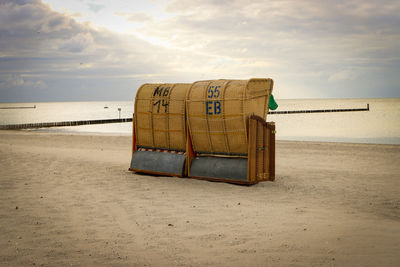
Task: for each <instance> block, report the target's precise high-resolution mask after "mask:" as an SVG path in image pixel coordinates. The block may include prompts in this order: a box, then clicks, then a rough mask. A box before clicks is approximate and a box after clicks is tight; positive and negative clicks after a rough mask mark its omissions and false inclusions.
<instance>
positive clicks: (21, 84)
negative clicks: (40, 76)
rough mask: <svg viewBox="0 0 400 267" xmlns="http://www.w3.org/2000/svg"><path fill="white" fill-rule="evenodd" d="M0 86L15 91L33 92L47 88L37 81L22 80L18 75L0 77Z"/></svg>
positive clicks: (44, 84) (42, 82) (40, 81)
mask: <svg viewBox="0 0 400 267" xmlns="http://www.w3.org/2000/svg"><path fill="white" fill-rule="evenodd" d="M0 86H1V87H3V88H11V89H13V90H15V89H28V90H35V89H44V88H47V85H46V83H45V82H44V81H42V80H37V79H30V80H27V79H26V78H23V77H22V76H21V75H19V74H8V75H2V76H1V80H0Z"/></svg>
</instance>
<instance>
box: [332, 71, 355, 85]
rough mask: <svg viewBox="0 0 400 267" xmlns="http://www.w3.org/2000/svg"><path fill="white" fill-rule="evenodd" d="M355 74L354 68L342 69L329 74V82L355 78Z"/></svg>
mask: <svg viewBox="0 0 400 267" xmlns="http://www.w3.org/2000/svg"><path fill="white" fill-rule="evenodd" d="M354 75H355V73H354V71H352V70H341V71H338V72H336V73H334V74H332V75H330V76H329V78H328V81H329V82H337V81H346V80H348V79H351V78H353V77H354Z"/></svg>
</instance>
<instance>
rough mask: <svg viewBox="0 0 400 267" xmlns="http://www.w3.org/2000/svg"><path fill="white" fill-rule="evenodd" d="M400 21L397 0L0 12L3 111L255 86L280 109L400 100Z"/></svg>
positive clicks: (106, 2)
mask: <svg viewBox="0 0 400 267" xmlns="http://www.w3.org/2000/svg"><path fill="white" fill-rule="evenodd" d="M399 14H400V1H398V0H393V1H387V0H379V1H378V0H376V1H371V0H353V1H352V0H337V1H324V0H315V1H312V0H302V1H298V0H283V1H274V0H270V1H259V0H237V1H235V0H229V1H226V0H219V1H218V0H191V1H189V0H170V1H167V0H164V1H161V0H148V1H123V0H69V1H65V0H0V102H39V101H80V100H82V101H86V100H126V101H128V100H132V99H133V97H134V95H135V93H136V89H137V88H138V86H140V85H141V84H143V83H147V82H194V81H197V80H205V79H221V78H223V79H248V78H251V77H270V78H273V79H274V81H275V88H274V95H275V97H276V98H281V99H283V98H346V97H350V98H354V97H356V98H363V97H400V86H399V84H400V26H399V25H400V15H399Z"/></svg>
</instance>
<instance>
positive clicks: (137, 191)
mask: <svg viewBox="0 0 400 267" xmlns="http://www.w3.org/2000/svg"><path fill="white" fill-rule="evenodd" d="M276 153H277V154H276V181H275V182H263V183H259V184H257V185H254V186H238V185H232V184H226V183H215V182H207V181H200V180H194V179H182V178H170V177H154V176H147V175H138V174H134V173H132V172H129V171H128V167H129V163H130V156H131V137H129V136H102V135H88V134H81V135H69V134H55V133H43V132H42V133H41V132H22V131H21V132H19V131H0V237H1V238H0V265H1V266H32V265H36V266H67V265H68V266H109V265H112V266H399V263H400V253H399V251H400V146H399V145H372V144H344V143H314V142H289V141H278V142H277V145H276Z"/></svg>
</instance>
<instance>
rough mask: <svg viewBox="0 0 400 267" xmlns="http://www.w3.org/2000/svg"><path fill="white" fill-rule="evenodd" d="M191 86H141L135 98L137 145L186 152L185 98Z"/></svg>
mask: <svg viewBox="0 0 400 267" xmlns="http://www.w3.org/2000/svg"><path fill="white" fill-rule="evenodd" d="M190 86H191V84H144V85H142V86H141V87H140V88H139V90H138V91H137V93H136V98H135V130H136V144H137V145H138V146H140V147H152V148H161V149H168V150H185V148H186V119H185V96H186V92H187V90H188V89H189V88H190Z"/></svg>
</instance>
